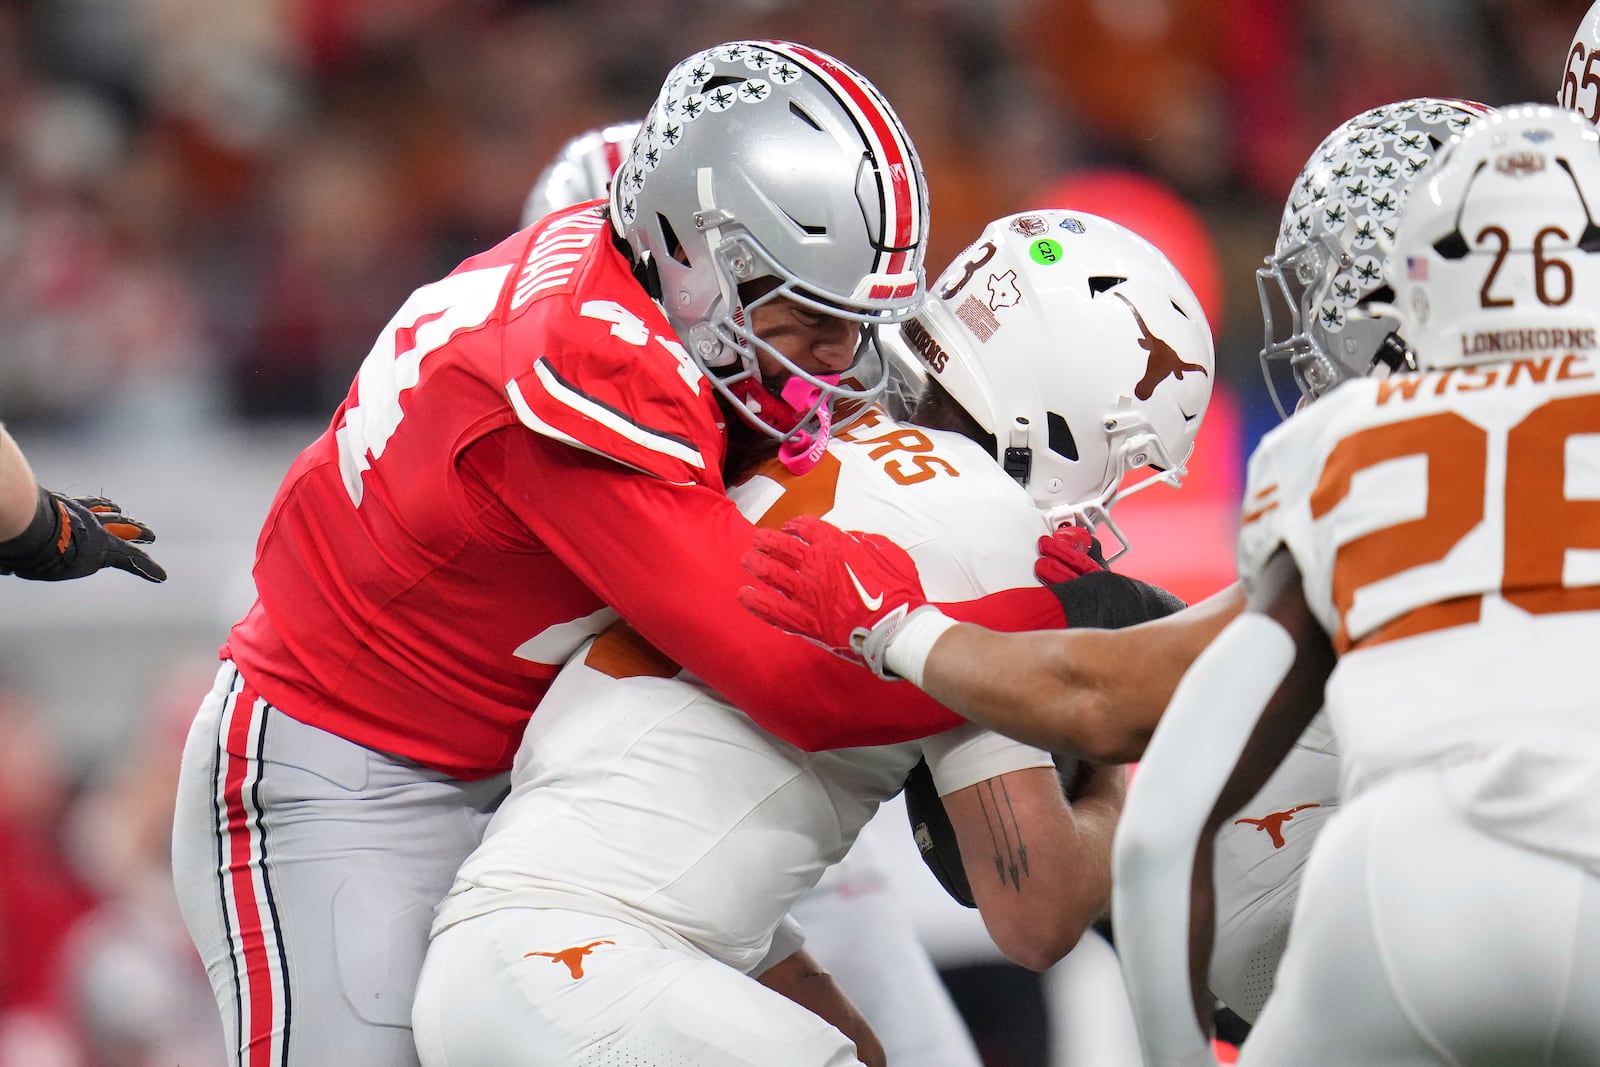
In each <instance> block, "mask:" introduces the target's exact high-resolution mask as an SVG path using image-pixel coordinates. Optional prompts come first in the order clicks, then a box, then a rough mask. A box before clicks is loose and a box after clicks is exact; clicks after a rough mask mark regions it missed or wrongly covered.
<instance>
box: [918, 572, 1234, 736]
mask: <svg viewBox="0 0 1600 1067" xmlns="http://www.w3.org/2000/svg"><path fill="white" fill-rule="evenodd" d="M1243 601H1244V598H1243V594H1242V593H1241V592H1240V591H1239V589H1238V588H1237V587H1236V586H1230V587H1228V588H1227V589H1225V590H1223V591H1222V592H1220V593H1217V594H1215V595H1214V596H1212V597H1209V598H1207V599H1206V600H1204V601H1201V602H1200V603H1199V604H1196V605H1194V606H1193V607H1190V608H1186V609H1185V610H1183V611H1181V612H1178V613H1177V614H1176V615H1172V616H1169V617H1167V618H1164V619H1157V620H1155V621H1153V622H1148V623H1142V624H1140V625H1138V626H1132V627H1128V628H1126V629H1122V630H1092V629H1084V630H1067V631H1048V632H1034V633H1026V634H1000V633H995V632H993V631H991V630H986V629H983V628H980V627H976V626H956V627H952V628H951V629H950V630H948V631H946V632H945V633H944V634H943V635H942V636H940V637H939V639H938V641H937V642H935V644H934V645H933V650H932V652H931V654H930V655H929V656H928V659H927V663H926V665H925V667H924V669H923V673H922V688H923V689H924V690H925V691H926V692H927V693H928V694H929V695H930V696H932V697H933V698H934V699H935V700H938V701H939V702H940V703H942V704H945V705H947V706H948V707H950V708H951V709H953V710H954V711H956V712H958V713H959V714H961V715H962V716H964V717H965V718H967V719H970V720H972V721H973V722H977V723H981V724H982V725H984V726H987V727H989V728H990V729H993V730H996V731H998V732H1000V733H1003V734H1007V735H1009V736H1012V737H1015V738H1017V739H1019V740H1022V741H1026V742H1028V743H1030V744H1034V745H1038V746H1039V747H1041V748H1047V749H1049V750H1051V751H1053V752H1065V753H1070V754H1072V755H1075V756H1080V757H1082V758H1085V759H1089V760H1093V761H1094V762H1097V763H1125V762H1129V761H1131V760H1136V759H1138V758H1139V755H1140V753H1142V752H1143V751H1144V746H1145V743H1146V742H1147V741H1148V740H1149V738H1150V733H1151V731H1152V730H1154V729H1155V724H1156V722H1157V721H1159V719H1160V717H1161V713H1162V712H1163V711H1164V710H1165V708H1166V705H1167V701H1168V700H1169V699H1170V698H1171V696H1172V691H1173V690H1174V689H1175V688H1176V687H1177V684H1178V681H1179V679H1181V678H1182V677H1183V672H1184V670H1185V669H1186V668H1187V666H1188V664H1189V663H1191V662H1192V661H1193V660H1194V658H1195V656H1197V655H1199V653H1200V650H1201V649H1203V648H1204V647H1205V646H1206V644H1207V643H1208V642H1209V641H1210V640H1211V638H1212V637H1214V636H1215V635H1216V634H1217V633H1219V632H1220V631H1221V629H1222V627H1223V626H1224V625H1226V624H1227V622H1228V621H1229V620H1230V619H1232V618H1233V617H1234V616H1235V615H1236V614H1238V612H1239V610H1240V609H1241V608H1242V606H1243Z"/></svg>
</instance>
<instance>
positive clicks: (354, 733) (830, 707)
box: [223, 205, 1060, 778]
mask: <svg viewBox="0 0 1600 1067" xmlns="http://www.w3.org/2000/svg"><path fill="white" fill-rule="evenodd" d="M596 293H598V294H606V297H605V299H593V298H590V296H589V295H587V294H596ZM617 294H627V295H626V296H625V297H624V298H623V299H625V300H626V303H624V302H621V301H619V300H618V299H617V298H616V297H617ZM715 395H716V394H715V392H714V391H713V390H712V389H711V388H710V386H709V384H708V383H707V381H706V380H705V378H704V375H703V374H702V372H701V371H700V369H699V368H698V367H697V366H696V365H695V363H694V362H693V361H692V360H691V359H690V358H689V357H688V356H687V354H686V353H685V352H684V350H683V348H682V347H681V345H680V344H679V343H678V341H677V340H676V339H675V336H674V334H673V333H672V331H671V329H670V327H669V325H668V324H667V322H666V320H665V318H664V317H663V316H662V314H661V311H660V309H659V308H658V307H657V305H656V304H654V303H653V302H652V301H651V300H650V299H648V297H647V296H646V295H645V293H644V291H643V290H642V289H641V288H640V287H639V286H638V285H637V284H635V283H634V282H633V280H632V278H631V276H630V265H629V261H628V259H627V258H626V257H625V256H624V255H623V254H621V253H620V252H619V251H618V249H617V248H616V246H615V245H614V244H613V242H612V238H611V231H610V227H609V224H608V223H607V222H606V220H605V218H604V217H603V215H602V213H601V211H600V210H599V209H598V208H596V207H594V206H592V205H591V206H589V207H585V208H581V209H578V210H574V211H569V212H566V213H562V214H557V215H554V216H551V217H550V218H548V219H546V220H545V222H544V224H543V225H542V226H540V227H537V228H534V229H532V230H527V231H523V232H521V233H519V234H517V235H515V236H513V237H511V238H509V239H507V240H506V241H504V242H502V243H501V244H500V245H498V246H497V247H495V248H493V249H491V250H489V251H488V252H485V253H483V254H482V255H480V256H476V257H474V258H472V259H470V260H468V261H466V262H465V263H463V264H462V265H461V267H460V268H458V269H457V270H456V271H455V272H454V273H453V274H451V275H450V276H448V277H447V278H445V279H443V280H442V281H439V282H436V283H434V284H431V285H427V286H424V287H423V288H421V289H419V290H418V291H417V292H416V293H415V294H413V295H412V297H411V298H410V299H409V300H408V301H407V302H406V304H405V305H404V306H403V307H402V308H401V310H400V311H399V312H398V313H397V314H396V316H395V318H394V319H393V321H392V322H391V323H390V324H389V326H388V327H387V328H386V329H385V330H384V332H383V334H382V335H381V336H380V338H379V340H378V342H377V344H376V345H375V346H374V348H373V350H372V352H371V353H370V354H369V355H368V356H367V358H366V361H365V362H364V363H363V365H362V367H361V371H360V374H359V376H358V378H357V380H356V382H355V384H354V385H353V386H352V389H351V392H350V396H349V397H348V399H347V400H346V401H345V403H344V404H343V406H341V407H340V408H339V410H338V412H337V413H336V414H335V416H334V419H333V422H332V425H331V426H330V427H329V429H328V430H327V432H326V433H324V434H323V435H322V437H320V438H319V439H318V440H317V441H316V442H315V443H314V444H312V445H311V446H310V447H309V448H307V449H306V451H305V452H304V453H302V455H301V456H300V457H299V458H298V459H297V460H296V461H295V463H294V466H293V468H292V469H291V470H290V472H289V474H288V476H287V477H286V479H285V481H284V483H283V487H282V489H281V490H280V491H279V494H278V496H277V499H276V500H274V502H273V505H272V510H271V513H270V515H269V516H268V519H267V522H266V524H265V526H264V528H263V531H262V535H261V539H260V543H259V546H258V558H257V563H256V568H255V579H256V585H257V589H258V593H259V600H258V602H257V604H256V605H255V607H254V609H253V610H252V611H251V612H250V613H249V615H248V616H247V617H246V618H245V619H244V620H242V621H241V622H240V623H239V624H238V625H237V626H236V627H235V628H234V630H233V632H232V633H231V634H230V636H229V639H228V642H227V645H226V646H225V647H224V649H223V653H224V655H225V656H231V657H232V658H233V659H234V660H235V661H236V662H237V664H238V665H239V667H240V669H241V671H242V672H243V673H244V675H245V677H246V678H248V679H249V680H250V681H251V683H252V684H253V685H254V686H255V687H256V689H257V690H258V691H259V692H260V693H261V694H262V695H263V696H264V697H265V698H266V699H267V700H268V701H270V702H271V703H272V704H274V705H276V706H279V707H281V708H284V709H286V710H287V711H289V712H290V713H291V714H292V715H294V716H295V717H296V718H298V719H300V720H301V721H304V722H307V723H310V724H311V725H314V726H318V727H320V728H322V729H325V730H328V731H330V732H332V733H335V734H337V735H339V736H342V737H346V738H348V739H350V740H353V741H356V742H358V743H360V744H363V745H366V746H368V747H371V748H375V749H379V750H381V751H385V752H391V753H395V754H397V755H400V756H404V757H406V758H409V759H412V760H416V761H417V762H420V763H422V764H424V765H426V766H429V767H433V768H436V769H439V770H442V771H445V772H447V773H450V774H453V775H457V776H460V777H465V778H473V777H481V776H483V775H486V774H489V773H493V772H495V771H499V770H504V769H505V768H506V767H507V766H508V765H509V763H510V761H511V757H512V754H513V753H514V752H515V750H516V747H517V744H518V742H519V741H520V739H521V735H522V727H523V724H524V723H525V722H526V721H527V718H528V714H529V712H530V710H531V709H533V708H534V707H535V706H536V705H537V704H538V703H539V701H540V698H541V697H542V696H543V694H544V691H545V689H546V687H547V686H548V685H549V683H550V680H551V679H552V678H554V676H555V674H556V671H557V670H558V669H559V667H560V665H561V663H563V662H564V661H565V660H566V659H567V657H568V656H569V655H571V653H572V652H573V651H574V650H575V649H576V648H577V647H578V646H579V645H581V644H582V642H583V641H584V640H585V639H586V638H587V637H589V636H591V635H592V634H594V633H597V632H599V631H600V630H602V629H604V627H605V625H606V624H607V623H608V622H610V621H611V620H612V619H614V618H615V617H616V615H615V614H614V613H612V612H611V611H609V610H606V605H608V604H609V605H611V606H613V607H615V608H616V609H617V610H618V611H620V612H621V614H622V615H623V616H625V617H626V618H628V619H629V620H630V622H632V623H633V624H634V625H635V626H637V627H638V628H639V629H640V630H641V631H642V632H644V633H645V634H646V635H647V636H648V637H649V638H650V639H651V640H652V641H653V642H654V643H656V644H657V645H658V646H659V647H661V648H662V649H663V650H664V651H666V652H667V653H669V654H670V655H672V656H673V657H674V658H675V659H677V660H679V661H680V662H683V663H685V664H688V665H690V666H691V667H693V668H694V669H696V670H698V671H700V672H701V673H703V674H706V675H710V676H715V678H716V681H717V683H718V685H719V686H720V687H721V688H722V689H723V690H724V691H725V692H728V693H729V694H730V696H732V697H734V698H735V699H737V700H738V701H739V702H740V704H741V706H744V707H747V708H750V709H751V710H752V713H753V714H755V715H756V716H757V717H758V718H760V719H761V720H762V721H763V723H764V724H765V725H767V726H768V727H770V728H772V729H774V730H776V731H777V732H779V733H781V734H783V735H784V736H786V737H788V738H789V739H790V740H792V741H795V742H796V743H798V744H801V745H804V746H806V747H808V748H810V747H827V746H831V745H836V744H861V743H875V742H879V741H885V740H903V739H904V738H906V737H914V736H919V735H921V734H923V733H926V732H928V731H929V730H932V729H940V728H945V727H948V726H950V725H954V724H955V723H957V722H959V720H958V719H956V717H955V716H954V715H952V714H950V713H949V712H947V711H945V710H944V709H942V708H939V707H938V706H937V705H935V704H933V702H932V701H930V700H927V698H925V697H922V696H920V695H919V694H916V693H914V692H910V691H909V689H910V687H906V686H901V687H898V688H897V689H895V690H894V691H892V692H891V691H890V689H891V687H889V686H886V685H881V684H879V683H876V682H872V681H871V680H870V679H866V678H862V677H858V674H859V673H860V672H856V671H853V670H851V669H850V668H848V667H847V666H846V665H844V664H841V663H838V662H836V661H833V660H832V659H831V657H828V656H826V655H825V654H823V653H821V652H820V651H818V650H816V649H813V648H810V647H809V646H807V645H805V643H804V642H801V641H798V640H794V639H792V638H786V637H780V636H779V635H777V634H776V633H772V634H769V633H766V632H764V628H756V627H751V626H749V625H747V624H746V623H745V620H744V619H743V618H741V617H740V614H739V613H738V612H737V611H736V610H733V609H732V606H733V605H734V592H735V590H736V589H737V588H738V586H739V585H740V584H742V572H741V571H740V570H739V567H738V560H739V558H740V557H741V556H742V554H743V552H744V550H745V549H746V548H747V547H748V542H749V536H750V531H749V526H748V524H747V523H746V522H745V521H744V520H743V519H742V518H741V517H740V516H739V514H738V513H737V511H736V509H735V508H734V507H733V505H732V504H730V503H729V502H728V501H727V500H726V499H725V498H724V497H723V493H724V488H725V487H724V485H723V464H724V458H725V450H726V445H725V428H724V426H723V414H722V412H721V410H720V408H719V407H718V404H717V401H716V399H715ZM422 396H426V397H427V400H428V402H427V403H415V402H414V400H416V399H418V398H420V397H422ZM908 469H914V468H911V467H908ZM638 472H643V473H644V474H645V475H648V477H640V476H639V475H638ZM1036 597H1037V604H1038V606H1039V607H1040V608H1041V609H1042V610H1048V609H1049V602H1050V600H1051V599H1052V598H1051V597H1049V595H1048V594H1047V593H1045V592H1044V591H1043V590H1040V591H1038V593H1037V594H1036ZM724 602H725V603H726V604H728V605H729V606H730V610H729V611H728V612H718V611H715V610H713V609H710V608H708V607H707V605H714V604H717V603H724ZM1051 622H1052V624H1059V622H1060V619H1059V617H1057V618H1056V619H1054V620H1051ZM732 647H739V648H741V649H743V650H744V651H743V653H742V654H741V655H740V656H739V657H738V660H737V662H735V661H734V659H733V657H732V656H731V655H729V654H728V653H727V652H726V651H725V650H727V649H729V648H732ZM752 661H754V662H762V663H763V664H764V665H765V666H764V668H763V669H761V670H752V669H750V668H749V667H748V663H749V662H752ZM802 672H808V673H811V674H814V675H815V676H816V677H817V684H816V692H815V695H814V696H813V698H812V699H811V700H809V701H808V702H806V704H805V705H804V706H803V707H797V706H794V705H792V704H791V703H789V700H788V698H789V696H790V694H791V692H792V682H791V681H790V680H789V679H786V678H784V677H783V676H784V675H785V674H794V675H799V674H801V673H802ZM824 679H829V680H828V681H826V682H825V681H824ZM863 693H876V694H879V695H874V696H872V697H871V699H870V700H863V699H862V694H863ZM864 709H870V711H867V710H864ZM897 720H898V721H897Z"/></svg>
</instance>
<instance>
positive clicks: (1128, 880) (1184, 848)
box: [1111, 612, 1295, 1067]
mask: <svg viewBox="0 0 1600 1067" xmlns="http://www.w3.org/2000/svg"><path fill="white" fill-rule="evenodd" d="M1294 654H1295V651H1294V642H1293V641H1292V640H1291V639H1290V637H1289V635H1288V634H1287V633H1286V632H1285V631H1284V629H1283V628H1282V627H1281V626H1279V625H1278V623H1276V622H1275V621H1273V620H1271V619H1269V618H1267V617H1266V616H1264V615H1261V614H1257V613H1254V612H1247V613H1245V614H1244V615H1241V616H1240V617H1239V618H1237V619H1235V620H1234V621H1233V622H1231V623H1229V624H1228V627H1227V628H1226V629H1225V630H1223V632H1222V633H1221V634H1219V635H1218V636H1217V639H1216V640H1215V641H1213V642H1212V643H1211V645H1210V646H1209V647H1208V648H1207V649H1206V650H1205V651H1204V652H1202V653H1201V654H1200V657H1199V658H1198V659H1196V660H1195V662H1194V665H1193V666H1192V667H1190V668H1189V671H1188V673H1187V674H1185V675H1184V678H1183V681H1182V682H1181V683H1180V684H1179V686H1178V689H1177V691H1176V692H1175V693H1174V694H1173V696H1172V703H1171V704H1170V705H1169V706H1168V708H1167V711H1166V714H1164V715H1163V716H1162V717H1161V722H1160V723H1159V724H1158V725H1157V726H1156V730H1155V733H1154V734H1153V735H1152V736H1151V738H1150V744H1149V746H1148V747H1147V748H1146V749H1145V754H1144V758H1143V759H1142V760H1140V763H1139V773H1138V774H1137V775H1135V776H1134V780H1133V785H1132V787H1131V788H1130V789H1129V790H1128V801H1127V805H1126V807H1125V808H1124V810H1123V813H1122V821H1121V824H1120V825H1119V826H1118V828H1117V833H1116V845H1115V852H1114V856H1113V870H1112V880H1111V884H1112V906H1111V913H1112V915H1113V916H1114V920H1113V921H1114V926H1115V932H1116V939H1117V954H1118V955H1119V956H1120V957H1121V958H1122V971H1123V981H1124V984H1126V985H1127V987H1128V995H1129V999H1130V1000H1131V1002H1132V1006H1133V1015H1134V1022H1135V1025H1136V1026H1137V1028H1138V1031H1139V1042H1140V1044H1141V1045H1142V1046H1143V1048H1144V1055H1145V1062H1146V1063H1148V1064H1157V1065H1163V1067H1177V1065H1183V1067H1193V1065H1199V1064H1207V1065H1209V1064H1214V1063H1215V1062H1216V1061H1215V1059H1214V1057H1213V1056H1212V1055H1211V1051H1210V1037H1209V1035H1208V1034H1205V1033H1203V1032H1202V1031H1201V1029H1200V1024H1199V1021H1198V1020H1197V1019H1196V1018H1195V1008H1194V1002H1195V998H1194V990H1193V989H1192V988H1191V968H1190V962H1191V958H1190V948H1191V945H1190V938H1191V931H1190V923H1191V916H1192V915H1193V914H1194V911H1193V909H1192V902H1191V896H1190V893H1191V882H1192V879H1193V874H1194V868H1195V866H1196V864H1197V863H1198V862H1199V859H1198V858H1197V853H1199V852H1200V850H1201V846H1202V843H1203V839H1204V834H1205V829H1206V823H1207V818H1208V814H1209V813H1210V812H1212V811H1213V809H1214V808H1215V806H1216V802H1217V799H1218V797H1219V795H1220V794H1221V793H1222V790H1223V788H1224V786H1225V785H1226V783H1227V781H1228V779H1229V776H1230V775H1231V773H1232V772H1233V771H1234V768H1235V767H1236V765H1237V764H1238V762H1239V759H1240V756H1241V755H1242V754H1243V752H1244V749H1245V745H1246V743H1247V742H1248V740H1249V738H1250V735H1251V733H1252V731H1253V730H1254V728H1255V726H1256V723H1257V721H1258V719H1259V716H1260V715H1261V714H1262V712H1263V711H1264V710H1265V708H1266V707H1267V704H1268V701H1269V700H1270V699H1271V697H1272V695H1273V693H1274V691H1275V690H1276V689H1277V687H1278V685H1279V683H1280V682H1281V681H1282V680H1283V678H1284V676H1285V675H1286V674H1287V672H1288V670H1289V666H1290V664H1291V663H1292V662H1293V660H1294Z"/></svg>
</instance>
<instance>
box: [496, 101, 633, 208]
mask: <svg viewBox="0 0 1600 1067" xmlns="http://www.w3.org/2000/svg"><path fill="white" fill-rule="evenodd" d="M639 125H640V124H639V123H637V122H619V123H616V124H615V125H611V126H602V127H600V128H598V129H593V130H589V131H587V132H585V133H580V134H579V135H578V136H576V137H574V138H573V139H572V140H570V141H568V142H567V143H566V144H564V145H562V146H561V151H559V152H557V153H556V157H555V158H554V159H552V160H551V161H550V165H549V166H548V167H545V169H544V172H543V173H541V174H540V175H539V180H538V181H536V182H534V183H533V188H532V189H530V190H529V191H528V199H527V202H526V203H524V204H523V205H522V225H523V226H525V227H526V226H532V225H533V224H534V223H536V222H538V221H539V220H540V219H542V218H544V217H545V216H546V215H548V214H550V213H551V212H552V211H558V210H560V209H561V208H564V207H571V206H572V205H573V204H581V203H583V202H584V201H586V200H599V199H601V198H602V197H604V196H605V195H606V191H607V190H608V189H610V188H611V176H612V175H613V174H615V173H616V172H617V167H619V166H621V165H622V159H623V157H624V156H625V155H626V154H627V152H628V149H629V148H630V147H631V146H632V144H633V139H634V138H635V137H636V136H638V134H639Z"/></svg>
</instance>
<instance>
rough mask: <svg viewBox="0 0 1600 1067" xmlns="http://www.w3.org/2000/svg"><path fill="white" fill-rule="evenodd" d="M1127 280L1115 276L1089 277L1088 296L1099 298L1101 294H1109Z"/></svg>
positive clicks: (1096, 275)
mask: <svg viewBox="0 0 1600 1067" xmlns="http://www.w3.org/2000/svg"><path fill="white" fill-rule="evenodd" d="M1127 280H1128V279H1127V278H1124V277H1120V276H1119V275H1116V274H1095V275H1091V276H1090V278H1089V295H1090V296H1099V295H1100V294H1101V293H1109V292H1110V291H1111V290H1113V289H1115V288H1116V287H1117V286H1119V285H1121V284H1122V283H1123V282H1125V281H1127Z"/></svg>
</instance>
